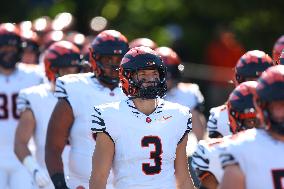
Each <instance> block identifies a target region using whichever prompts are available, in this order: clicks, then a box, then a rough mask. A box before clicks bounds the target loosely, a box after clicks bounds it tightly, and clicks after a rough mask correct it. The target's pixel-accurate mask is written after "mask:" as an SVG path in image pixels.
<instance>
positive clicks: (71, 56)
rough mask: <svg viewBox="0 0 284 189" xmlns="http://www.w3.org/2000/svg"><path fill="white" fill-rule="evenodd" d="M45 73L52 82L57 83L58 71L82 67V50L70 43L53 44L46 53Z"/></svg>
mask: <svg viewBox="0 0 284 189" xmlns="http://www.w3.org/2000/svg"><path fill="white" fill-rule="evenodd" d="M44 65H45V73H46V76H47V78H48V80H50V81H55V79H56V77H57V74H58V69H59V68H64V67H73V66H75V67H79V68H80V67H81V61H80V50H79V48H78V47H77V46H76V45H74V44H73V43H71V42H69V41H59V42H55V43H53V44H52V45H51V46H50V47H49V48H48V49H47V50H46V51H45V53H44Z"/></svg>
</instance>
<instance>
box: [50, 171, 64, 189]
mask: <svg viewBox="0 0 284 189" xmlns="http://www.w3.org/2000/svg"><path fill="white" fill-rule="evenodd" d="M51 180H52V183H53V185H54V187H55V189H68V187H67V185H66V182H65V178H64V173H55V174H53V175H52V176H51Z"/></svg>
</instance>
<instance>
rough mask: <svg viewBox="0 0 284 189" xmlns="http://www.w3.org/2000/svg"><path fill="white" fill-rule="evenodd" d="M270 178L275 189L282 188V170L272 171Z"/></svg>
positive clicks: (283, 180)
mask: <svg viewBox="0 0 284 189" xmlns="http://www.w3.org/2000/svg"><path fill="white" fill-rule="evenodd" d="M272 177H273V183H274V188H275V189H278V188H279V189H280V188H284V169H279V170H272Z"/></svg>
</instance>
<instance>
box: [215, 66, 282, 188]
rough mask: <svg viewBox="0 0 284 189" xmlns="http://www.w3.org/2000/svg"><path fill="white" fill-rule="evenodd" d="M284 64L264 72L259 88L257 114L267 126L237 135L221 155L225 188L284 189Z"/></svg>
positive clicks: (259, 81) (222, 186) (223, 186)
mask: <svg viewBox="0 0 284 189" xmlns="http://www.w3.org/2000/svg"><path fill="white" fill-rule="evenodd" d="M283 91H284V66H283V65H277V66H274V67H271V68H269V69H268V70H267V71H265V72H263V74H262V75H261V77H260V79H259V80H258V84H257V87H256V94H257V95H256V100H255V104H256V109H257V117H258V118H259V120H260V121H261V125H263V126H265V129H249V130H247V131H245V132H243V133H240V134H239V135H238V136H236V137H235V139H234V140H235V141H234V142H233V143H231V144H230V145H229V146H227V147H226V148H224V149H223V150H224V151H223V152H222V154H221V155H220V158H221V162H222V166H223V167H224V176H223V179H222V182H221V184H220V188H221V189H225V188H226V189H245V188H246V189H255V188H258V189H262V188H263V189H264V188H265V189H267V188H271V189H273V188H275V189H276V188H277V189H281V188H283V177H284V161H283V156H284V150H283V149H284V93H283Z"/></svg>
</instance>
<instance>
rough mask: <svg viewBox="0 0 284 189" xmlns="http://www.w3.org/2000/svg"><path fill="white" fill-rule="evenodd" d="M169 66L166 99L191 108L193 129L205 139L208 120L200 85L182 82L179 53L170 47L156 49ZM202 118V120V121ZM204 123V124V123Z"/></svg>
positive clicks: (200, 137) (199, 137)
mask: <svg viewBox="0 0 284 189" xmlns="http://www.w3.org/2000/svg"><path fill="white" fill-rule="evenodd" d="M155 51H156V52H157V53H158V55H160V56H161V58H162V60H163V62H164V64H165V65H166V67H167V88H168V92H167V95H166V97H165V100H168V101H171V102H175V103H179V104H181V105H184V106H187V107H189V108H190V111H191V113H192V126H193V127H192V131H193V133H194V134H195V135H196V136H197V139H198V140H201V139H203V136H204V133H205V129H206V126H205V125H206V122H205V117H204V115H203V114H202V109H203V108H202V106H203V104H204V97H203V95H202V94H201V92H200V90H199V86H198V85H197V84H194V83H181V82H179V81H180V79H181V71H182V69H183V65H182V64H181V60H180V58H179V56H178V55H177V53H176V52H175V51H174V50H173V49H171V48H169V47H159V48H157V49H155ZM201 120H202V121H201ZM203 123H204V124H203Z"/></svg>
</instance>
